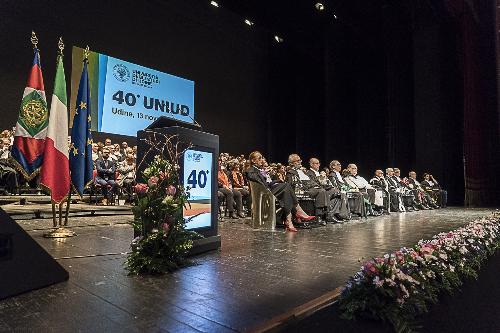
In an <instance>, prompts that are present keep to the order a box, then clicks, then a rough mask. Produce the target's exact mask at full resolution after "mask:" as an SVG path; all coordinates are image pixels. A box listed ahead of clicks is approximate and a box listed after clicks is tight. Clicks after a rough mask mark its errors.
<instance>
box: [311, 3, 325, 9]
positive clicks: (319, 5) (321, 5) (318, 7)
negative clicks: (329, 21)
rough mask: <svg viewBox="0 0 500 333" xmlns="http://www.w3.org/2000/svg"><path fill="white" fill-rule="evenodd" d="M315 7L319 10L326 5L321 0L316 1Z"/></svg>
mask: <svg viewBox="0 0 500 333" xmlns="http://www.w3.org/2000/svg"><path fill="white" fill-rule="evenodd" d="M314 7H316V9H317V10H319V11H321V10H325V5H323V4H322V3H321V2H316V4H315V5H314Z"/></svg>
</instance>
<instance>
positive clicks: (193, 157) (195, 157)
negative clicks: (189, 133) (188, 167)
mask: <svg viewBox="0 0 500 333" xmlns="http://www.w3.org/2000/svg"><path fill="white" fill-rule="evenodd" d="M186 159H187V160H188V161H192V162H195V163H200V162H201V160H202V159H203V155H202V154H200V153H195V152H190V151H188V152H187V153H186Z"/></svg>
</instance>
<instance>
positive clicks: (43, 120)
mask: <svg viewBox="0 0 500 333" xmlns="http://www.w3.org/2000/svg"><path fill="white" fill-rule="evenodd" d="M34 53H35V56H34V58H33V65H32V67H31V71H30V74H29V77H28V83H27V84H26V88H25V89H24V94H23V99H22V101H21V110H20V112H19V118H18V119H17V123H16V132H15V134H14V144H13V145H12V152H11V153H12V162H13V163H14V166H15V167H16V169H17V170H18V171H19V172H20V173H21V174H22V175H23V177H24V178H26V180H31V179H33V178H34V177H35V176H36V175H37V174H38V172H39V171H40V167H41V165H42V163H43V150H44V146H45V136H46V135H47V122H48V120H47V116H48V111H47V102H46V100H45V89H44V86H43V76H42V67H41V65H40V53H39V52H38V49H37V48H36V47H35V49H34Z"/></svg>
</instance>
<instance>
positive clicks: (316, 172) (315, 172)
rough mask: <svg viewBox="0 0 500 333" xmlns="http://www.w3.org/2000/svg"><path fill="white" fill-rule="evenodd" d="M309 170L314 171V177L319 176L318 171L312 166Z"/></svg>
mask: <svg viewBox="0 0 500 333" xmlns="http://www.w3.org/2000/svg"><path fill="white" fill-rule="evenodd" d="M309 170H311V171H312V172H314V174H315V175H316V177H319V171H316V170H314V169H313V168H310V169H309Z"/></svg>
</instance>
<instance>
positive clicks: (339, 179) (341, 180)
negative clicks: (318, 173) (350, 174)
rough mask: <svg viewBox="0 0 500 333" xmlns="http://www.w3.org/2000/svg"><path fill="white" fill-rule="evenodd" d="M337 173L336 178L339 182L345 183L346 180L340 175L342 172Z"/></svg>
mask: <svg viewBox="0 0 500 333" xmlns="http://www.w3.org/2000/svg"><path fill="white" fill-rule="evenodd" d="M334 172H335V176H336V177H337V179H338V181H339V182H341V183H343V182H344V179H342V176H341V175H340V172H338V171H334Z"/></svg>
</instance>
